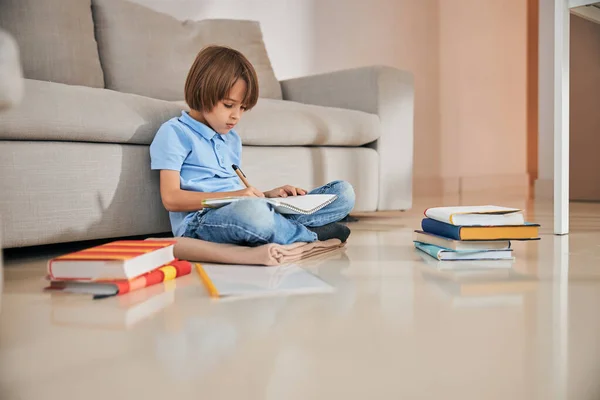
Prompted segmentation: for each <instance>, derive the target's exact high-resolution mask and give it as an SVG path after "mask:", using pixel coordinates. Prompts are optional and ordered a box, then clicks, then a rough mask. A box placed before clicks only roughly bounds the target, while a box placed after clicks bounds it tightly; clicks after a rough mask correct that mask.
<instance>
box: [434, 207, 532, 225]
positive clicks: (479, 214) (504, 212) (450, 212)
mask: <svg viewBox="0 0 600 400" xmlns="http://www.w3.org/2000/svg"><path fill="white" fill-rule="evenodd" d="M425 216H426V217H427V218H431V219H434V220H436V221H440V222H445V223H447V224H450V225H456V226H489V225H495V226H499V225H523V224H524V223H525V219H524V216H523V212H522V211H521V210H520V209H518V208H509V207H500V206H492V205H487V206H455V207H433V208H428V209H426V210H425Z"/></svg>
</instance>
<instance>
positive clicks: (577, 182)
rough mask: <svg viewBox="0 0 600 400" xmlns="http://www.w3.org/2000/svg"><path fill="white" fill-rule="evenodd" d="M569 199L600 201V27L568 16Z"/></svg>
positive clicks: (579, 18)
mask: <svg viewBox="0 0 600 400" xmlns="http://www.w3.org/2000/svg"><path fill="white" fill-rule="evenodd" d="M570 79H571V85H570V96H571V99H570V110H571V118H570V134H571V140H570V144H569V146H570V147H569V148H570V153H571V156H570V171H569V172H570V197H571V199H573V200H596V201H598V200H600V184H599V183H600V158H598V149H600V112H599V111H598V108H599V105H600V24H597V23H594V22H590V21H588V20H585V19H583V18H581V17H577V16H575V15H571V70H570Z"/></svg>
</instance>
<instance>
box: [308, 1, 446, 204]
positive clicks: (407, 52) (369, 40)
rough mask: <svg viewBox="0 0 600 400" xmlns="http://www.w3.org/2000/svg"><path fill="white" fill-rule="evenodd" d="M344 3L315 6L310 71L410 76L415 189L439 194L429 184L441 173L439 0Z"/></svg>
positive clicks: (324, 2)
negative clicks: (369, 68)
mask: <svg viewBox="0 0 600 400" xmlns="http://www.w3.org/2000/svg"><path fill="white" fill-rule="evenodd" d="M340 4H341V2H340V1H337V0H317V1H315V4H314V10H313V13H314V19H313V23H314V26H313V29H314V32H315V34H314V42H313V49H314V53H313V54H314V56H313V64H312V68H311V72H314V73H319V72H325V71H333V70H338V69H343V68H353V67H360V66H365V65H378V64H380V65H389V66H393V67H397V68H400V69H405V70H408V71H411V72H412V73H413V74H414V77H415V138H414V140H415V142H414V181H415V186H418V188H417V187H415V190H416V191H419V189H422V190H424V191H425V192H427V191H430V190H431V189H436V188H437V186H431V185H429V184H428V183H429V182H431V181H432V178H433V177H438V176H439V174H440V170H441V162H440V154H441V150H440V139H439V130H440V129H439V115H440V108H439V107H440V104H439V24H438V21H439V6H438V1H437V0H419V1H415V0H396V1H389V0H372V1H369V2H366V1H345V2H344V6H340ZM420 183H421V184H420ZM422 183H425V184H422Z"/></svg>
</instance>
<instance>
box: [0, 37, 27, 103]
mask: <svg viewBox="0 0 600 400" xmlns="http://www.w3.org/2000/svg"><path fill="white" fill-rule="evenodd" d="M22 97H23V73H22V72H21V63H20V61H19V49H18V48H17V43H16V42H15V40H14V39H13V38H12V36H10V35H9V34H8V33H6V32H5V31H3V30H0V110H3V109H5V108H9V107H12V106H14V105H16V104H17V103H18V102H19V101H20V100H21V98H22Z"/></svg>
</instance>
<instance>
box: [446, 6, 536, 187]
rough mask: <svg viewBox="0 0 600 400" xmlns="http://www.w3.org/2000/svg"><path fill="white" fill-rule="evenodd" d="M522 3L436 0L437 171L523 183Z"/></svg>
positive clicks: (485, 181)
mask: <svg viewBox="0 0 600 400" xmlns="http://www.w3.org/2000/svg"><path fill="white" fill-rule="evenodd" d="M526 17H527V3H526V2H524V1H522V0H486V1H480V0H453V1H440V35H441V41H440V48H441V57H440V63H441V66H440V71H441V79H440V82H441V86H440V88H441V89H440V99H441V138H442V140H441V145H442V148H443V152H442V166H443V169H442V171H441V176H442V178H443V179H444V182H445V186H447V187H448V188H450V189H451V188H453V187H454V188H455V190H459V188H460V190H461V191H466V192H468V191H479V190H486V189H493V188H502V189H503V190H509V189H515V190H516V191H518V192H520V193H521V192H523V191H525V192H526V191H527V187H528V184H529V182H528V177H527V172H526V171H527V159H526V147H527V114H526V110H527V107H526V98H527V96H526V95H527V91H526V78H527V52H526V44H527V40H526V36H527V35H526V32H527V18H526Z"/></svg>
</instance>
